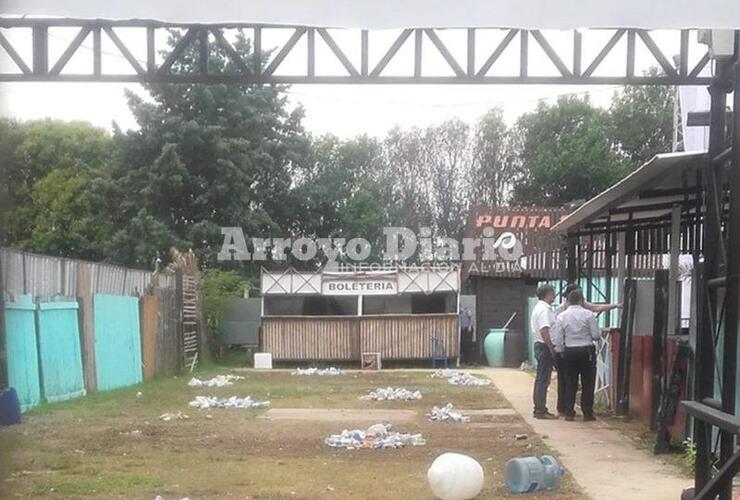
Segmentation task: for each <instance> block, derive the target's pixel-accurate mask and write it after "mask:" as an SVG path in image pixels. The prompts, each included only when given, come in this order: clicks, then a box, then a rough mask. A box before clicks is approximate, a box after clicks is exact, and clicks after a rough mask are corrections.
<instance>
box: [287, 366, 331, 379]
mask: <svg viewBox="0 0 740 500" xmlns="http://www.w3.org/2000/svg"><path fill="white" fill-rule="evenodd" d="M291 375H304V376H311V375H318V376H319V377H336V376H339V375H344V370H342V369H341V368H335V367H333V366H330V367H329V368H296V369H295V371H294V372H293V373H292V374H291Z"/></svg>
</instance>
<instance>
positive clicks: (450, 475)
mask: <svg viewBox="0 0 740 500" xmlns="http://www.w3.org/2000/svg"><path fill="white" fill-rule="evenodd" d="M427 480H428V481H429V486H430V487H431V488H432V493H434V496H436V497H437V498H439V499H441V500H468V499H470V498H475V497H476V496H478V493H480V492H481V490H482V489H483V481H484V474H483V467H481V465H480V464H479V463H478V462H477V461H476V460H475V459H473V458H470V457H468V456H466V455H461V454H459V453H443V454H442V455H440V456H438V457H437V458H436V459H435V460H434V462H432V466H431V467H429V470H428V471H427Z"/></svg>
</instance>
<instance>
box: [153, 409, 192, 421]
mask: <svg viewBox="0 0 740 500" xmlns="http://www.w3.org/2000/svg"><path fill="white" fill-rule="evenodd" d="M188 418H190V417H188V416H187V415H185V414H184V413H183V412H181V411H178V412H177V413H163V414H161V415H160V416H159V419H160V420H164V421H165V422H169V421H171V420H187V419H188Z"/></svg>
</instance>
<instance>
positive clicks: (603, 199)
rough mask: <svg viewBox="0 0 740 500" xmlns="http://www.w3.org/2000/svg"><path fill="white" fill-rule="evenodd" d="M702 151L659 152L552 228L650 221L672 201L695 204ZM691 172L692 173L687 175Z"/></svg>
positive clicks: (563, 229)
mask: <svg viewBox="0 0 740 500" xmlns="http://www.w3.org/2000/svg"><path fill="white" fill-rule="evenodd" d="M707 160H708V154H707V153H705V152H690V153H662V154H658V155H656V156H654V157H653V158H652V159H651V160H650V161H648V162H647V163H645V164H643V165H642V166H641V167H640V168H638V169H637V170H635V171H634V172H632V173H631V174H630V175H628V176H627V177H625V178H624V179H622V180H621V181H619V182H617V183H616V184H614V185H613V186H611V187H610V188H608V189H607V190H605V191H603V192H601V193H600V194H598V195H597V196H595V197H593V198H591V199H590V200H588V201H587V202H586V203H584V204H583V205H581V206H580V207H578V208H577V209H576V210H575V211H574V212H572V213H571V214H569V215H568V216H567V217H565V218H564V219H562V220H561V221H560V222H558V223H557V224H555V225H554V226H553V227H552V230H553V231H555V232H558V233H564V232H568V231H572V230H574V229H577V228H579V227H582V226H584V225H586V224H595V223H599V222H603V223H606V222H607V220H608V221H609V222H610V223H619V222H622V221H627V220H631V221H633V222H639V221H641V220H643V221H644V220H651V219H655V218H658V217H663V216H668V214H670V212H671V209H672V206H673V205H675V204H692V205H693V204H695V203H696V176H695V175H693V174H694V173H695V170H696V169H697V168H698V167H700V166H701V165H703V164H704V163H705V161H707ZM689 172H691V174H692V175H689Z"/></svg>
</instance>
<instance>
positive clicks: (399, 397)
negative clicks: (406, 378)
mask: <svg viewBox="0 0 740 500" xmlns="http://www.w3.org/2000/svg"><path fill="white" fill-rule="evenodd" d="M360 399H362V400H364V401H409V400H412V399H421V391H410V390H408V389H406V388H404V387H396V388H394V387H386V388H383V387H378V388H377V389H375V390H374V391H370V394H365V395H364V396H360Z"/></svg>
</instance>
